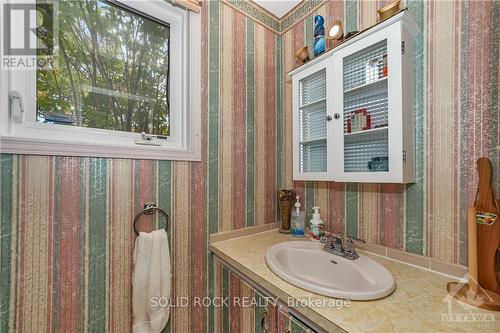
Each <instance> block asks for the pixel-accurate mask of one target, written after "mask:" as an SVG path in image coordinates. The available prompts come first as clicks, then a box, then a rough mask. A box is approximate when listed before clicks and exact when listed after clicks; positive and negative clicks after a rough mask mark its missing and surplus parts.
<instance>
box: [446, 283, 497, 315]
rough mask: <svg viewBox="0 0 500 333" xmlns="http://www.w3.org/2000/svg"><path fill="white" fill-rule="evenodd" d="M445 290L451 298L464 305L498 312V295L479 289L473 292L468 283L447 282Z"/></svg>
mask: <svg viewBox="0 0 500 333" xmlns="http://www.w3.org/2000/svg"><path fill="white" fill-rule="evenodd" d="M446 290H448V293H449V294H450V295H451V296H453V297H455V298H456V299H458V300H459V301H462V302H464V303H466V304H469V305H472V306H475V307H478V308H481V309H485V310H490V311H500V295H498V294H495V293H493V292H491V291H488V290H486V289H483V288H481V287H479V288H478V291H477V292H474V291H472V289H471V286H470V284H469V283H462V282H448V284H447V285H446Z"/></svg>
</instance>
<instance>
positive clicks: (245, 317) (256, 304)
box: [213, 259, 316, 333]
mask: <svg viewBox="0 0 500 333" xmlns="http://www.w3.org/2000/svg"><path fill="white" fill-rule="evenodd" d="M276 300H277V298H276V297H273V296H272V295H269V294H268V293H266V292H265V291H263V290H261V289H259V288H258V287H254V285H253V284H251V283H250V282H247V280H246V279H245V278H243V276H242V275H239V273H237V272H235V271H234V270H232V269H231V268H230V267H229V266H228V265H226V264H224V263H223V262H222V261H220V260H218V259H216V260H215V288H214V298H213V302H214V303H213V304H214V309H215V332H217V333H238V332H241V333H250V332H251V333H314V332H316V331H315V330H313V329H312V328H311V327H309V326H308V325H307V324H305V323H303V322H302V321H300V320H299V319H297V318H296V317H294V316H293V315H292V314H291V313H290V311H289V309H288V308H287V307H286V306H285V305H284V304H283V303H280V304H277V303H276Z"/></svg>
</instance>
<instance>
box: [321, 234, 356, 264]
mask: <svg viewBox="0 0 500 333" xmlns="http://www.w3.org/2000/svg"><path fill="white" fill-rule="evenodd" d="M342 238H343V237H342V235H340V234H330V235H328V236H326V237H322V238H321V242H322V243H325V246H324V247H323V250H325V251H327V252H330V253H333V254H335V255H338V256H341V257H344V258H346V259H349V260H356V259H358V258H359V254H358V253H357V252H356V249H355V248H354V240H356V241H358V242H362V243H365V241H364V240H362V239H359V238H356V237H349V236H348V237H347V240H346V241H345V242H344V241H343V240H342Z"/></svg>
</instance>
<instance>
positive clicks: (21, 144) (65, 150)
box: [0, 136, 201, 162]
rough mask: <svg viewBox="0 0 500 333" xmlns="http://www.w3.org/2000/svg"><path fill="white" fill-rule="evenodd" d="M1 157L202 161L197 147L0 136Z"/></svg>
mask: <svg viewBox="0 0 500 333" xmlns="http://www.w3.org/2000/svg"><path fill="white" fill-rule="evenodd" d="M0 152H1V153H2V154H5V153H7V154H20V155H58V156H85V157H105V158H126V159H147V160H177V161H198V162H199V161H201V151H200V147H192V149H173V148H161V147H158V146H151V147H150V146H143V145H119V146H118V145H116V144H109V145H107V144H102V143H80V142H70V141H64V142H61V141H54V140H46V139H44V140H40V139H32V138H21V137H14V136H0Z"/></svg>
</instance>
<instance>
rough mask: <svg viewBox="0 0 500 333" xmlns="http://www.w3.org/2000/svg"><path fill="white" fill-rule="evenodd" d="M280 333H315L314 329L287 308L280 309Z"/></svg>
mask: <svg viewBox="0 0 500 333" xmlns="http://www.w3.org/2000/svg"><path fill="white" fill-rule="evenodd" d="M278 332H279V333H314V331H313V330H312V329H311V328H310V327H308V326H307V325H306V324H304V323H302V322H301V321H300V320H298V319H297V318H295V317H293V316H292V315H290V314H289V313H288V312H287V311H286V310H282V309H280V310H279V311H278Z"/></svg>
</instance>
